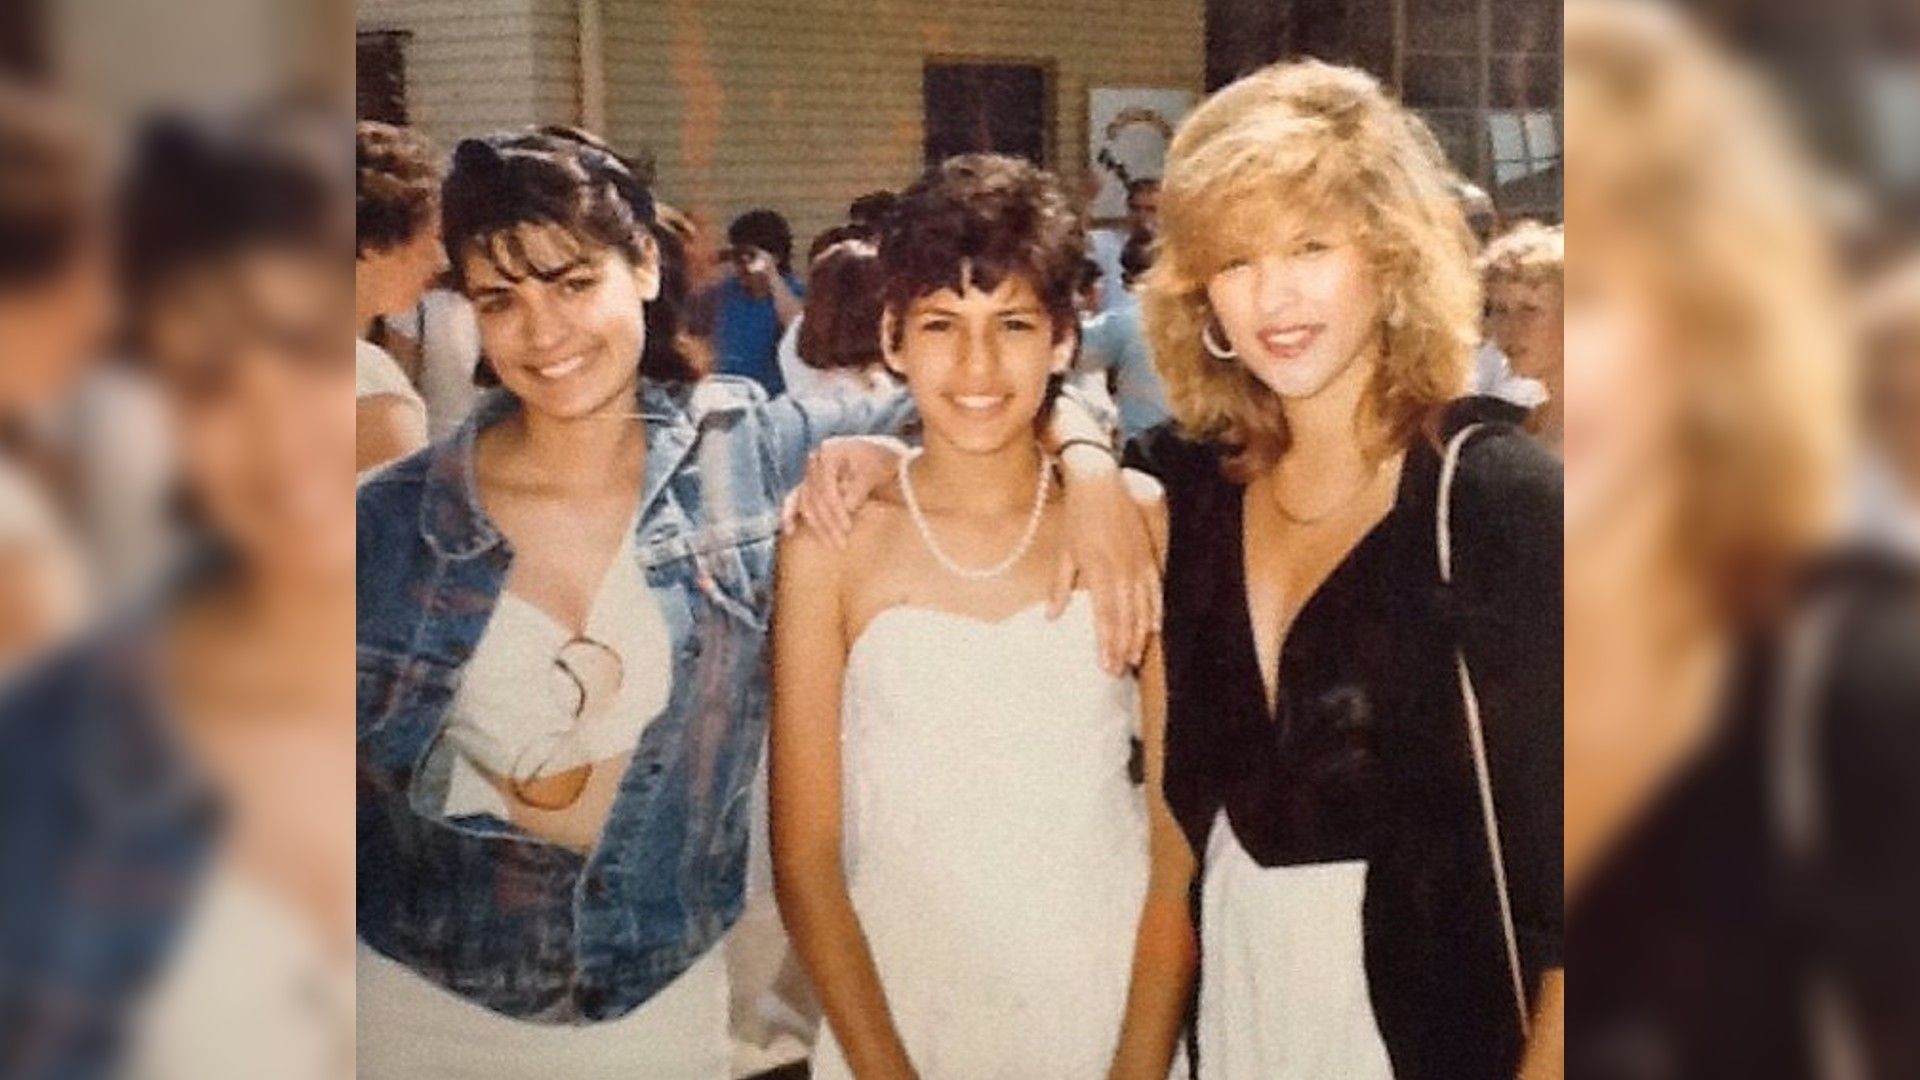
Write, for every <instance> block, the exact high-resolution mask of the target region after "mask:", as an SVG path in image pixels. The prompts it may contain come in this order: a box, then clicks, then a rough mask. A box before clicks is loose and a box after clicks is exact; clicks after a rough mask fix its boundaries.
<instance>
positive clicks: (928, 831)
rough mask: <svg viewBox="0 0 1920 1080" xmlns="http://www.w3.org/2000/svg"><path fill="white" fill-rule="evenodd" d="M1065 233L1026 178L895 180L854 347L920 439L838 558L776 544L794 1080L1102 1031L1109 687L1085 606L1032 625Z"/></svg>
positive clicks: (1058, 209) (1130, 901) (1108, 994)
mask: <svg viewBox="0 0 1920 1080" xmlns="http://www.w3.org/2000/svg"><path fill="white" fill-rule="evenodd" d="M1084 246H1085V236H1084V233H1083V232H1082V229H1081V226H1080V224H1079V221H1078V219H1077V217H1076V215H1075V214H1074V213H1073V212H1072V210H1071V209H1070V208H1069V207H1068V204H1067V200H1066V196H1065V195H1064V193H1063V192H1062V191H1061V190H1060V188H1059V185H1058V183H1057V182H1056V181H1055V180H1054V179H1053V177H1052V176H1050V175H1049V174H1047V173H1044V172H1042V171H1040V170H1039V169H1037V168H1035V167H1033V166H1032V165H1030V164H1028V163H1026V162H1022V161H1018V160H1015V159H1012V158H1004V157H994V156H979V155H971V156H965V157H959V158H954V159H952V160H949V161H948V162H946V163H945V164H944V165H942V166H940V167H939V168H937V169H936V170H934V171H932V172H930V173H928V174H927V175H926V176H925V177H924V178H922V179H921V180H920V181H919V182H918V183H916V184H915V185H914V186H913V187H912V188H910V189H909V190H908V191H907V192H906V193H905V195H904V196H903V197H902V198H901V199H900V201H899V203H898V204H897V206H896V207H895V208H894V210H893V212H892V213H891V215H890V216H889V218H888V220H887V225H886V227H885V230H884V232H883V234H882V237H881V242H880V255H879V258H880V271H881V274H880V277H881V280H880V283H879V285H880V288H879V294H880V299H881V301H882V303H883V305H884V307H883V313H882V314H881V316H880V323H881V327H880V333H879V335H878V342H879V345H880V348H881V350H882V351H883V353H884V356H885V360H886V363H887V365H888V366H889V367H890V368H892V369H893V371H894V372H895V373H897V374H898V375H900V376H901V377H902V378H904V379H905V380H906V382H907V385H908V387H909V388H910V389H911V391H912V393H913V397H914V400H915V401H916V402H917V403H918V405H919V409H920V415H921V418H922V420H923V423H924V427H925V447H924V450H923V451H921V452H920V453H918V454H916V455H912V456H908V457H903V458H901V459H900V460H899V462H898V467H897V469H896V471H895V474H894V479H893V481H892V482H891V483H890V484H889V485H886V486H884V487H883V488H882V489H881V490H880V491H879V492H878V493H877V494H876V498H875V501H873V502H871V503H869V504H868V505H867V506H866V507H865V508H864V509H863V510H862V511H861V513H860V515H859V517H858V519H857V520H856V521H855V522H854V526H853V529H852V532H851V536H850V537H849V542H848V544H847V545H846V546H845V547H844V548H837V547H835V546H834V545H832V544H830V543H829V542H828V541H826V540H825V539H823V538H822V537H820V536H818V535H815V534H812V533H800V534H796V535H794V536H792V537H790V538H789V539H788V541H787V542H786V544H785V545H784V546H783V548H782V551H781V556H780V576H779V577H780V584H779V595H778V600H777V603H776V604H775V620H776V622H775V628H774V729H773V740H772V758H771V761H772V795H773V821H772V831H773V848H774V874H775V885H776V889H777V892H778V896H779V899H780V905H781V911H782V914H783V915H784V917H785V920H786V923H787V926H788V929H789V931H790V932H791V934H792V936H793V940H794V944H795V947H796V950H797V952H798V953H799V955H800V957H801V959H802V960H803V961H804V962H805V964H806V966H807V969H808V971H809V972H810V973H811V975H812V976H813V981H814V985H815V987H816V988H817V989H818V992H819V995H820V1000H821V1004H822V1006H823V1007H824V1010H825V1013H826V1017H827V1020H828V1022H829V1031H828V1032H827V1033H826V1034H825V1035H824V1036H823V1042H822V1045H821V1047H820V1048H819V1050H818V1052H817V1053H816V1055H815V1058H814V1061H813V1076H814V1077H816V1078H821V1080H838V1078H844V1077H849V1076H859V1077H862V1078H863V1080H865V1078H872V1077H911V1076H920V1077H926V1078H929V1080H931V1078H951V1080H972V1078H977V1077H993V1076H1034V1077H1042V1076H1044V1077H1048V1078H1053V1080H1086V1078H1093V1077H1098V1076H1100V1075H1102V1074H1103V1073H1104V1072H1105V1070H1106V1067H1107V1062H1108V1060H1109V1057H1110V1055H1111V1053H1112V1047H1113V1042H1114V1039H1115V1037H1116V1036H1117V1034H1118V1032H1119V1028H1120V1016H1121V1010H1122V1007H1123V1005H1124V1002H1125V997H1126V988H1127V965H1128V957H1129V947H1130V943H1131V940H1132V933H1131V931H1132V925H1133V919H1134V916H1135V915H1136V913H1137V912H1138V910H1139V904H1140V900H1141V896H1142V894H1143V891H1144V887H1145V882H1146V860H1147V831H1146V811H1145V806H1144V802H1143V799H1142V796H1141V793H1140V790H1139V787H1138V786H1137V785H1136V784H1134V783H1133V782H1132V781H1131V779H1130V777H1129V773H1128V762H1129V759H1130V751H1131V743H1130V739H1131V736H1132V735H1133V734H1134V731H1135V726H1136V725H1135V721H1136V713H1135V709H1134V705H1135V696H1134V684H1133V681H1132V679H1131V677H1130V676H1129V675H1128V674H1127V673H1125V672H1124V671H1121V672H1113V671H1108V670H1102V668H1101V666H1100V664H1099V661H1098V657H1097V654H1096V649H1095V641H1094V639H1095V635H1096V628H1095V622H1094V617H1093V612H1092V608H1091V605H1090V604H1089V603H1088V602H1087V600H1086V598H1085V597H1084V596H1077V597H1076V598H1075V599H1074V600H1073V601H1072V602H1071V603H1070V604H1069V606H1068V608H1067V612H1066V614H1065V615H1064V616H1063V617H1062V618H1061V619H1059V620H1058V621H1050V620H1048V619H1046V618H1043V617H1042V611H1043V608H1044V606H1045V601H1046V598H1047V595H1048V589H1049V577H1050V574H1049V570H1048V568H1049V566H1051V565H1053V562H1054V559H1055V557H1057V552H1059V551H1060V550H1062V548H1063V546H1064V545H1065V543H1066V536H1067V518H1066V513H1065V508H1064V507H1063V506H1062V505H1061V503H1060V501H1059V500H1058V499H1056V498H1054V497H1053V484H1052V480H1053V469H1054V465H1053V463H1052V462H1051V461H1050V460H1049V457H1048V455H1047V454H1046V452H1045V451H1044V450H1043V449H1042V447H1041V445H1040V441H1039V439H1038V438H1037V431H1038V428H1039V425H1040V423H1041V422H1042V420H1043V419H1044V417H1045V415H1046V411H1047V408H1048V399H1049V396H1050V395H1049V389H1050V386H1051V385H1053V384H1054V383H1056V382H1057V380H1058V379H1059V377H1060V376H1061V375H1062V374H1063V373H1064V372H1065V371H1066V370H1067V367H1068V365H1069V363H1070V362H1071V360H1072V358H1073V353H1074V348H1075V346H1076V344H1077V336H1076V330H1077V326H1076V320H1075V316H1074V309H1073V299H1074V298H1073V291H1074V285H1075V283H1076V282H1077V280H1078V277H1079V271H1080V264H1081V260H1082V251H1083V249H1084ZM843 823H844V824H843Z"/></svg>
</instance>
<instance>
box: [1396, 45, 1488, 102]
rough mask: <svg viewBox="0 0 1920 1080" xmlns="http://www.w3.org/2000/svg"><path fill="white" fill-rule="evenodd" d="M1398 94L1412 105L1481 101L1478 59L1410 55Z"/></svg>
mask: <svg viewBox="0 0 1920 1080" xmlns="http://www.w3.org/2000/svg"><path fill="white" fill-rule="evenodd" d="M1405 78H1406V84H1405V86H1403V87H1402V89H1401V97H1402V98H1403V100H1405V101H1406V103H1407V104H1408V105H1411V106H1414V107H1415V108H1422V107H1427V106H1448V105H1452V106H1462V105H1477V104H1479V103H1480V62H1479V61H1478V60H1475V59H1473V58H1471V57H1453V56H1409V57H1407V66H1406V71H1405Z"/></svg>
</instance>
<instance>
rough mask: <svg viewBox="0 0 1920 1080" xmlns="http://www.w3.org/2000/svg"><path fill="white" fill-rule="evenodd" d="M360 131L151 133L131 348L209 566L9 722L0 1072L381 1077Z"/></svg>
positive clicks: (128, 187)
mask: <svg viewBox="0 0 1920 1080" xmlns="http://www.w3.org/2000/svg"><path fill="white" fill-rule="evenodd" d="M343 130H344V119H343V117H341V116H339V115H336V114H333V113H330V112H326V111H324V110H316V109H310V108H306V107H286V108H272V109H261V110H252V111H248V112H246V113H245V114H244V115H235V116H232V117H229V118H228V119H226V120H223V121H220V122H213V121H202V120H194V121H186V120H172V121H163V122H158V123H155V124H152V125H151V126H149V127H148V128H147V129H145V130H144V131H143V132H142V133H141V134H140V136H139V138H138V139H137V141H136V143H135V145H134V146H133V147H132V148H131V150H130V153H129V155H128V157H129V162H128V165H127V172H126V175H125V176H124V177H123V178H122V180H121V183H120V196H119V205H118V208H117V215H116V218H117V225H118V228H119V242H118V247H119V249H120V268H121V281H122V284H123V287H124V297H125V307H126V311H127V320H126V329H127V334H126V339H127V342H128V344H129V346H130V347H131V349H132V352H133V354H134V355H136V356H137V357H138V358H139V360H140V365H141V370H142V371H143V372H144V375H145V377H147V378H150V379H152V380H153V381H154V382H155V383H156V384H157V386H158V387H159V390H160V392H161V394H162V395H163V398H164V401H165V403H166V406H167V416H168V419H169V421H170V424H171V432H172V435H173V437H174V440H175V442H176V445H177V447H178V464H179V474H178V483H179V486H178V489H177V491H176V496H177V498H176V505H177V506H178V507H179V508H180V509H181V511H182V513H183V515H184V516H185V518H186V521H187V524H188V526H189V527H190V530H191V533H192V536H193V544H192V550H191V552H190V553H189V558H188V559H187V560H186V561H185V562H184V563H183V564H182V565H181V566H179V567H178V568H177V570H176V571H174V572H173V573H171V574H170V575H169V577H168V579H167V581H166V582H165V583H164V585H163V587H161V588H159V589H157V590H153V589H150V590H149V591H150V592H151V593H152V599H151V600H150V602H146V603H143V604H141V605H138V606H137V607H136V608H134V609H132V610H130V611H124V612H121V613H118V614H116V615H115V616H114V617H113V618H112V619H110V620H108V621H107V622H105V623H104V624H102V625H100V626H99V627H97V628H96V629H94V630H91V631H90V632H89V633H87V634H86V635H85V636H84V637H83V638H82V639H81V641H80V643H79V644H77V645H76V646H75V647H74V648H72V649H70V650H68V651H66V652H64V653H63V654H61V655H60V656H59V657H58V658H57V659H55V660H53V661H51V662H50V663H47V664H44V665H40V666H37V667H36V668H35V669H33V670H32V671H31V672H28V673H25V674H24V675H23V676H22V678H21V680H20V682H19V683H18V685H17V686H15V687H14V688H13V689H12V691H11V692H10V693H9V694H7V695H6V696H5V697H4V698H3V699H0V791H4V792H5V793H6V796H7V798H8V800H9V801H8V804H7V809H6V813H5V814H3V815H0V821H4V822H5V823H6V824H5V827H4V829H0V864H4V865H3V866H0V881H4V882H6V885H5V889H6V895H5V897H4V901H3V902H0V911H4V913H5V914H4V916H0V922H3V924H4V932H3V933H0V972H4V976H3V977H0V1031H4V1032H5V1033H6V1038H5V1039H3V1040H0V1074H5V1075H8V1076H16V1075H19V1076H61V1077H65V1076H94V1075H119V1074H122V1073H127V1072H131V1073H132V1074H133V1075H137V1076H142V1077H153V1078H156V1080H167V1078H173V1077H181V1078H186V1077H194V1078H236V1080H237V1078H241V1077H255V1076H261V1075H274V1076H289V1077H315V1078H319V1077H328V1078H332V1077H344V1076H350V1075H352V1071H353V1022H354V1011H353V983H352V976H353V969H352V966H351V965H352V955H353V954H352V933H353V907H352V892H353V870H352V862H351V852H352V846H353V842H354V841H353V832H352V827H351V820H352V819H351V816H350V815H351V802H350V792H349V788H348V785H347V784H346V783H345V782H344V778H345V777H346V776H347V775H348V773H349V771H350V770H351V768H352V764H351V758H350V754H351V749H350V747H349V746H348V745H347V740H346V739H345V738H344V732H343V730H342V729H341V725H342V722H343V721H342V718H343V717H344V716H345V715H346V714H347V713H348V712H349V711H350V710H351V707H352V702H353V683H352V679H351V675H350V670H349V667H348V653H347V646H348V645H349V644H350V640H351V639H350V629H351V623H352V616H353V602H352V599H351V597H352V593H351V584H352V580H353V567H354V549H353V533H354V529H353V508H352V502H351V491H352V488H351V479H350V478H351V475H352V465H351V460H352V457H353V450H352V447H353V442H354V415H353V409H352V406H351V405H350V404H349V403H350V401H351V399H350V398H349V396H348V394H347V382H348V364H347V357H346V355H345V350H344V348H343V347H342V344H341V342H340V329H341V327H342V326H343V325H344V320H345V319H346V318H347V317H348V312H349V310H350V308H349V300H350V290H349V288H348V283H347V280H346V277H345V275H344V268H345V266H346V261H345V260H346V254H347V251H348V248H349V245H348V236H349V233H350V230H351V228H352V226H351V223H350V222H351V219H350V217H349V215H348V212H347V199H346V192H345V183H344V181H345V176H346V173H345V169H344V168H343V165H344V162H343V161H342V160H340V158H339V155H338V153H337V148H338V147H339V146H340V140H339V137H338V133H340V132H341V131H343Z"/></svg>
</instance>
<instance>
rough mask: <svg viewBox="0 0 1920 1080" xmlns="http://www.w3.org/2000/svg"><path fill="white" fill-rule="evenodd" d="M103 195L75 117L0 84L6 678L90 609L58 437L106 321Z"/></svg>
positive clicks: (0, 606)
mask: <svg viewBox="0 0 1920 1080" xmlns="http://www.w3.org/2000/svg"><path fill="white" fill-rule="evenodd" d="M103 196H104V188H103V185H102V183H101V174H100V171H99V162H98V161H97V160H96V156H95V154H94V152H93V149H92V147H90V146H89V145H88V141H87V139H86V137H85V136H84V134H83V132H82V130H81V128H80V127H79V124H78V122H77V119H76V118H75V117H74V116H73V115H72V114H71V113H70V112H69V111H68V110H67V109H66V108H65V107H64V106H63V105H61V104H60V103H58V102H57V101H56V100H55V99H54V98H53V97H52V96H51V95H50V94H48V93H47V92H46V91H44V90H37V89H33V88H30V87H29V86H27V85H25V84H24V83H21V82H17V81H14V80H11V79H5V78H0V680H4V678H5V677H6V675H7V674H8V673H9V672H10V671H12V670H13V669H14V668H16V667H18V666H19V665H20V664H22V663H24V662H26V661H28V660H30V659H31V658H32V657H34V656H35V655H37V654H38V653H39V652H41V651H42V650H44V649H45V648H47V647H48V646H50V645H52V644H53V643H55V642H57V641H59V640H61V639H62V638H64V637H66V636H67V635H69V634H71V633H72V632H73V631H74V630H75V629H76V628H77V627H78V626H79V625H80V623H81V621H82V619H83V618H84V616H85V613H86V611H87V605H88V600H87V593H88V588H87V583H86V581H85V580H84V575H83V568H82V565H81V561H80V553H79V550H78V547H77V541H76V538H75V536H74V534H73V531H72V528H71V525H72V523H71V520H70V516H69V515H70V514H71V513H72V512H73V511H74V510H75V509H76V507H75V503H76V501H77V498H78V492H77V490H76V486H75V481H76V476H75V473H76V470H77V465H76V463H75V461H74V460H73V458H72V455H71V454H70V452H69V451H70V447H67V446H65V445H62V443H61V440H60V439H59V438H58V434H59V433H58V431H57V427H58V424H59V421H60V416H61V411H62V409H63V408H64V407H65V406H66V405H67V404H68V402H69V401H70V399H71V395H72V394H73V392H74V389H75V387H76V386H77V385H78V384H79V382H80V381H81V379H82V378H83V376H84V375H85V373H86V372H87V370H88V369H89V367H90V366H91V365H92V364H93V363H94V361H96V360H97V359H98V358H99V355H100V350H101V347H102V345H103V344H104V342H105V339H106V334H107V332H108V330H109V329H110V326H111V319H112V318H113V310H112V308H113V301H112V263H111V259H110V258H109V254H108V251H107V245H108V243H109V242H110V234H109V232H108V229H107V215H106V213H105V208H104V206H103V203H102V200H103Z"/></svg>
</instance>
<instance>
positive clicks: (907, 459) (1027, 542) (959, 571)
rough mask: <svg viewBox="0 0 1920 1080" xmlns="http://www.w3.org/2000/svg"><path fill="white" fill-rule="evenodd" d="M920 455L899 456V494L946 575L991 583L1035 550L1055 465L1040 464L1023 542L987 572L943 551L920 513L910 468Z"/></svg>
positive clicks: (1021, 538)
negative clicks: (1035, 540) (955, 560)
mask: <svg viewBox="0 0 1920 1080" xmlns="http://www.w3.org/2000/svg"><path fill="white" fill-rule="evenodd" d="M920 454H921V451H917V450H916V451H914V452H913V453H911V454H902V455H900V494H901V496H902V497H904V498H905V500H906V503H907V516H909V517H911V518H913V527H914V528H915V529H916V530H918V531H919V533H920V541H921V542H922V543H924V544H926V545H927V550H928V551H929V552H931V553H932V554H933V557H934V559H935V561H937V562H938V563H939V564H940V565H941V566H942V567H944V568H945V569H946V571H947V573H949V574H952V575H954V576H955V577H962V578H966V579H967V580H968V581H991V580H993V579H994V578H997V577H1001V576H1003V575H1005V574H1006V572H1007V571H1009V570H1011V569H1013V568H1014V566H1015V564H1017V563H1019V561H1020V560H1021V559H1022V558H1025V557H1026V554H1027V550H1028V549H1029V548H1031V547H1033V541H1034V538H1035V537H1036V536H1039V535H1040V518H1041V515H1042V514H1044V513H1045V512H1046V509H1047V487H1048V485H1049V484H1050V483H1051V482H1052V479H1053V477H1052V473H1053V468H1052V466H1051V465H1050V464H1049V463H1048V462H1047V461H1045V460H1044V459H1043V460H1042V461H1041V462H1040V482H1039V484H1037V485H1036V486H1035V488H1034V492H1033V512H1032V513H1031V514H1029V515H1028V516H1027V531H1026V532H1025V533H1024V534H1022V535H1021V537H1020V542H1019V543H1017V544H1015V545H1014V546H1013V550H1012V551H1010V552H1008V553H1007V557H1006V558H1004V559H1002V560H1000V561H999V562H997V563H995V564H993V565H992V566H989V567H986V568H984V569H975V568H973V567H967V566H961V565H960V564H959V563H957V562H954V561H953V559H952V558H950V557H949V556H948V555H947V553H946V552H944V551H942V550H940V542H939V541H938V540H936V539H934V536H933V527H932V526H930V525H928V524H927V516H926V515H925V514H924V513H922V512H921V510H920V500H919V498H918V497H917V496H915V495H914V493H913V476H912V473H911V471H910V470H909V468H908V466H910V465H912V464H913V459H914V458H917V457H919V456H920Z"/></svg>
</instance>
